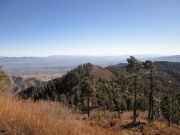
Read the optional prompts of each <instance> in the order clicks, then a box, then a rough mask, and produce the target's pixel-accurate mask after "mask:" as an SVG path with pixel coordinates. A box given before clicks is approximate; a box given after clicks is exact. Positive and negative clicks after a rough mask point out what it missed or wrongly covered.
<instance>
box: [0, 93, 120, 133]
mask: <svg viewBox="0 0 180 135" xmlns="http://www.w3.org/2000/svg"><path fill="white" fill-rule="evenodd" d="M0 108H1V109H0V129H1V132H3V133H4V134H11V135H23V134H25V135H112V134H113V135H116V134H117V133H114V132H111V131H108V130H105V129H100V128H96V127H95V128H92V127H90V126H89V125H88V124H87V123H86V122H83V121H80V120H75V115H74V114H73V113H72V111H71V110H69V109H67V108H66V107H65V106H63V105H61V104H59V103H53V102H45V101H41V102H38V103H34V102H31V101H23V100H19V99H17V98H15V97H13V96H12V95H0Z"/></svg>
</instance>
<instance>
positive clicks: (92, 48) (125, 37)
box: [0, 0, 180, 56]
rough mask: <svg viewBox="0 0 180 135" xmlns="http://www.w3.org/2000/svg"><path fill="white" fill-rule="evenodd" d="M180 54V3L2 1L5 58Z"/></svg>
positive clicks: (0, 44)
mask: <svg viewBox="0 0 180 135" xmlns="http://www.w3.org/2000/svg"><path fill="white" fill-rule="evenodd" d="M73 54H75V55H123V54H163V55H173V54H180V0H0V56H48V55H73Z"/></svg>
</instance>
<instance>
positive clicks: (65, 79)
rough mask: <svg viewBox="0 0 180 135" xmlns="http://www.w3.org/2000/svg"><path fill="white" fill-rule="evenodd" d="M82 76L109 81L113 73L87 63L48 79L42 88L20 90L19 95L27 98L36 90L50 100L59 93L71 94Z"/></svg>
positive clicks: (77, 88) (77, 87) (78, 86)
mask: <svg viewBox="0 0 180 135" xmlns="http://www.w3.org/2000/svg"><path fill="white" fill-rule="evenodd" d="M84 77H88V78H93V79H95V80H97V81H98V80H105V81H110V80H112V79H113V78H114V74H113V73H112V72H110V71H108V70H107V69H104V68H102V67H100V66H97V65H93V64H90V63H87V64H83V65H80V66H78V67H77V68H75V69H73V70H71V71H69V72H68V73H67V74H65V75H64V76H62V77H61V78H56V79H53V80H51V81H48V82H47V83H46V84H44V87H43V88H42V87H41V86H40V88H37V87H30V88H28V89H27V90H26V91H23V92H20V95H21V96H22V97H24V98H27V97H29V96H33V94H34V93H36V92H37V91H38V92H40V93H38V94H40V95H41V97H43V98H48V99H52V100H55V99H56V98H57V97H58V95H61V94H65V95H68V96H71V95H73V94H75V93H76V91H77V90H80V84H81V81H82V80H83V78H84Z"/></svg>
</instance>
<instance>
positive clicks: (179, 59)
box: [152, 55, 180, 62]
mask: <svg viewBox="0 0 180 135" xmlns="http://www.w3.org/2000/svg"><path fill="white" fill-rule="evenodd" d="M152 60H153V61H170V62H180V55H173V56H164V57H156V58H153V59H152Z"/></svg>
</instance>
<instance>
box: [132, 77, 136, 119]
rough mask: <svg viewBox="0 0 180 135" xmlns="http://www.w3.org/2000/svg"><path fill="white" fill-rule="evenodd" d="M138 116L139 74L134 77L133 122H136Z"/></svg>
mask: <svg viewBox="0 0 180 135" xmlns="http://www.w3.org/2000/svg"><path fill="white" fill-rule="evenodd" d="M136 117H137V76H136V75H135V77H134V106H133V122H136Z"/></svg>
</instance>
